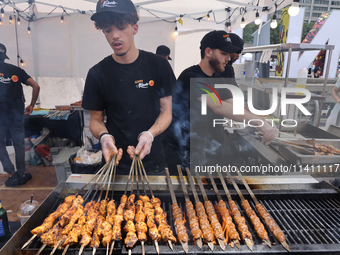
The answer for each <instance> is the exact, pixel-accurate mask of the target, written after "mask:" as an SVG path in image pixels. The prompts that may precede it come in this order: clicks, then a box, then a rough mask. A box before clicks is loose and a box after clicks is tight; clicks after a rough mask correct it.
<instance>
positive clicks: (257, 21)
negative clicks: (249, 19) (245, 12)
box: [254, 11, 261, 25]
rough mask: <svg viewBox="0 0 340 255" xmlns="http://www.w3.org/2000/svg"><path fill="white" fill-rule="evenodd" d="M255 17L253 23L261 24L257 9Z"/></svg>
mask: <svg viewBox="0 0 340 255" xmlns="http://www.w3.org/2000/svg"><path fill="white" fill-rule="evenodd" d="M255 17H256V19H255V21H254V23H255V25H260V24H261V19H260V14H259V11H256V14H255Z"/></svg>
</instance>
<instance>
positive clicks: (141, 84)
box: [135, 80, 153, 89]
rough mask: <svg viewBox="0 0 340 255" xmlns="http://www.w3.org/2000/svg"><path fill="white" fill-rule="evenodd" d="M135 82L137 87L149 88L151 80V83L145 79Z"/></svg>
mask: <svg viewBox="0 0 340 255" xmlns="http://www.w3.org/2000/svg"><path fill="white" fill-rule="evenodd" d="M135 84H136V88H137V89H147V88H148V87H149V85H150V82H149V83H143V80H137V81H135ZM150 86H153V85H150Z"/></svg>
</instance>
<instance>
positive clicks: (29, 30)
mask: <svg viewBox="0 0 340 255" xmlns="http://www.w3.org/2000/svg"><path fill="white" fill-rule="evenodd" d="M27 34H29V35H30V34H31V28H30V25H28V27H27Z"/></svg>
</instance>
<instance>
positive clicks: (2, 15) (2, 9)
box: [0, 8, 5, 18]
mask: <svg viewBox="0 0 340 255" xmlns="http://www.w3.org/2000/svg"><path fill="white" fill-rule="evenodd" d="M0 12H1V18H3V17H5V10H4V8H1V11H0Z"/></svg>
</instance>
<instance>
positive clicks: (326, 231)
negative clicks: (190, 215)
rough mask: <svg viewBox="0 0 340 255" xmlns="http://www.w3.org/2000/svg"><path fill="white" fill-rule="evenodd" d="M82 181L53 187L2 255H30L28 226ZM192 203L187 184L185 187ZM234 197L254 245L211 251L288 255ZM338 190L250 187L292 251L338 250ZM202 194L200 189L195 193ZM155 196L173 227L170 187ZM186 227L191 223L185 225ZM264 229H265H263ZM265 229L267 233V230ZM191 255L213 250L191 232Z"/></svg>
mask: <svg viewBox="0 0 340 255" xmlns="http://www.w3.org/2000/svg"><path fill="white" fill-rule="evenodd" d="M81 186H82V185H81V184H79V183H78V184H76V183H65V182H62V183H60V184H59V185H58V186H57V187H56V188H55V190H53V192H52V193H51V194H50V195H49V196H48V197H47V198H46V199H45V201H44V202H43V203H42V204H41V206H40V207H39V208H38V209H37V211H36V212H35V213H34V214H33V215H32V216H31V217H30V219H29V220H28V221H27V222H26V223H25V224H24V225H23V226H22V227H21V228H20V229H19V230H18V232H17V233H15V234H14V236H13V237H12V238H11V239H10V240H9V241H8V243H7V244H6V245H5V246H4V247H3V249H2V250H1V251H0V255H14V254H15V255H19V254H20V255H31V254H36V252H37V251H38V250H39V248H40V247H41V245H42V244H41V243H40V242H39V241H38V239H37V240H34V241H33V242H32V243H31V244H30V245H29V247H28V248H27V249H24V250H21V249H20V247H21V246H22V245H23V244H24V243H25V242H26V241H27V240H28V239H29V238H30V237H31V234H30V230H31V229H32V228H34V227H36V226H38V225H40V224H41V223H42V222H43V220H44V219H45V217H46V216H47V215H48V214H49V213H50V212H51V211H53V210H54V209H56V208H57V206H58V205H59V204H60V203H62V201H63V198H64V197H66V196H67V195H70V194H74V193H76V189H78V188H80V187H81ZM187 187H188V190H189V196H190V198H191V201H194V199H193V196H192V193H191V192H190V190H191V189H190V186H187ZM205 188H206V189H207V196H208V198H209V200H211V201H212V202H213V203H215V204H216V203H217V198H216V195H215V193H214V192H213V191H212V190H210V188H211V187H210V186H208V185H205ZM218 188H219V189H220V193H221V195H222V198H223V199H224V200H227V198H226V196H223V194H224V192H223V190H222V187H221V186H220V185H218ZM229 188H230V191H231V195H232V198H233V200H235V202H236V203H237V204H238V206H239V209H240V211H241V213H242V215H243V216H245V218H246V221H247V222H246V223H247V225H248V227H249V229H250V231H251V233H252V235H253V238H254V244H255V245H254V249H253V251H250V250H249V249H248V248H247V246H246V245H245V243H244V242H243V241H241V246H240V249H237V248H236V247H235V248H231V247H229V246H227V247H226V250H225V251H222V249H220V247H217V245H216V246H215V249H214V251H213V253H216V254H220V253H226V254H289V253H288V252H287V251H286V250H285V249H284V248H283V247H282V246H281V245H279V244H276V245H272V248H269V247H268V246H267V245H265V244H263V243H262V241H261V240H259V239H258V238H257V236H256V233H255V232H254V229H253V227H252V225H251V224H249V223H250V222H249V219H248V218H247V217H246V214H245V212H244V211H243V209H242V207H241V206H240V202H241V201H240V199H239V197H238V195H237V193H236V191H234V190H233V188H232V186H230V187H229ZM175 192H176V197H177V201H178V204H179V206H180V208H181V209H183V206H184V205H185V199H184V195H183V193H182V192H180V191H175ZM339 192H340V190H339V189H337V188H335V187H333V186H332V185H330V184H328V183H326V182H320V183H319V184H318V187H317V188H313V189H305V190H261V189H260V190H254V194H255V195H256V197H257V198H258V200H259V202H260V203H262V205H263V206H264V207H265V208H266V209H267V211H268V212H269V213H270V215H271V216H272V217H273V219H274V220H275V221H276V223H277V224H278V226H279V227H280V228H281V229H282V231H283V232H284V234H285V236H286V239H287V243H288V245H289V247H290V250H291V252H290V253H291V254H301V253H304V254H340V221H339V220H338V219H339V218H340V193H339ZM242 193H243V194H244V196H245V198H246V199H248V201H249V203H250V205H251V206H252V207H253V209H254V203H253V201H252V199H251V198H250V196H249V195H248V193H247V192H246V191H245V190H244V189H243V190H242ZM122 194H123V192H122V191H115V192H114V198H115V200H116V203H117V202H119V199H120V197H121V195H122ZM199 194H200V193H199ZM154 195H155V196H156V197H159V198H160V199H161V201H162V207H163V209H164V211H165V212H167V213H168V220H169V224H171V225H172V228H173V229H174V226H173V220H172V214H171V213H170V208H171V198H170V196H169V192H168V191H162V190H159V191H157V190H154ZM187 228H188V229H189V226H187ZM267 230H268V229H267ZM268 233H269V232H268ZM269 238H270V241H271V243H272V244H273V243H276V241H275V239H274V238H273V236H272V234H269ZM189 240H190V241H189V253H190V254H204V253H206V254H211V253H212V251H211V250H210V249H209V248H208V246H207V245H205V246H203V249H202V250H200V249H199V248H198V247H197V246H196V245H195V244H194V243H193V241H192V236H191V234H190V233H189ZM159 248H160V254H169V255H171V254H178V253H182V254H184V251H183V249H182V246H181V245H180V244H176V245H174V250H173V251H172V250H171V249H170V248H169V246H168V245H167V243H165V242H160V243H159ZM145 251H146V254H157V253H156V250H155V247H154V245H153V244H152V243H147V244H146V245H145ZM50 252H51V249H50V248H46V249H45V250H44V251H43V253H42V254H49V253H50ZM78 252H79V246H77V247H72V248H69V250H68V251H67V254H68V255H71V254H72V255H73V254H78ZM61 253H62V250H57V251H56V253H55V254H58V255H60V254H61ZM105 253H106V249H104V248H102V247H100V248H99V249H97V252H96V254H98V255H103V254H105ZM114 253H115V254H127V253H128V251H127V250H126V249H125V247H124V246H123V245H122V243H117V244H116V245H115V250H114ZM83 254H84V255H90V254H92V249H90V248H86V249H85V250H84V252H83ZM132 254H141V247H140V245H138V244H137V245H136V247H135V248H133V249H132Z"/></svg>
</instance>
